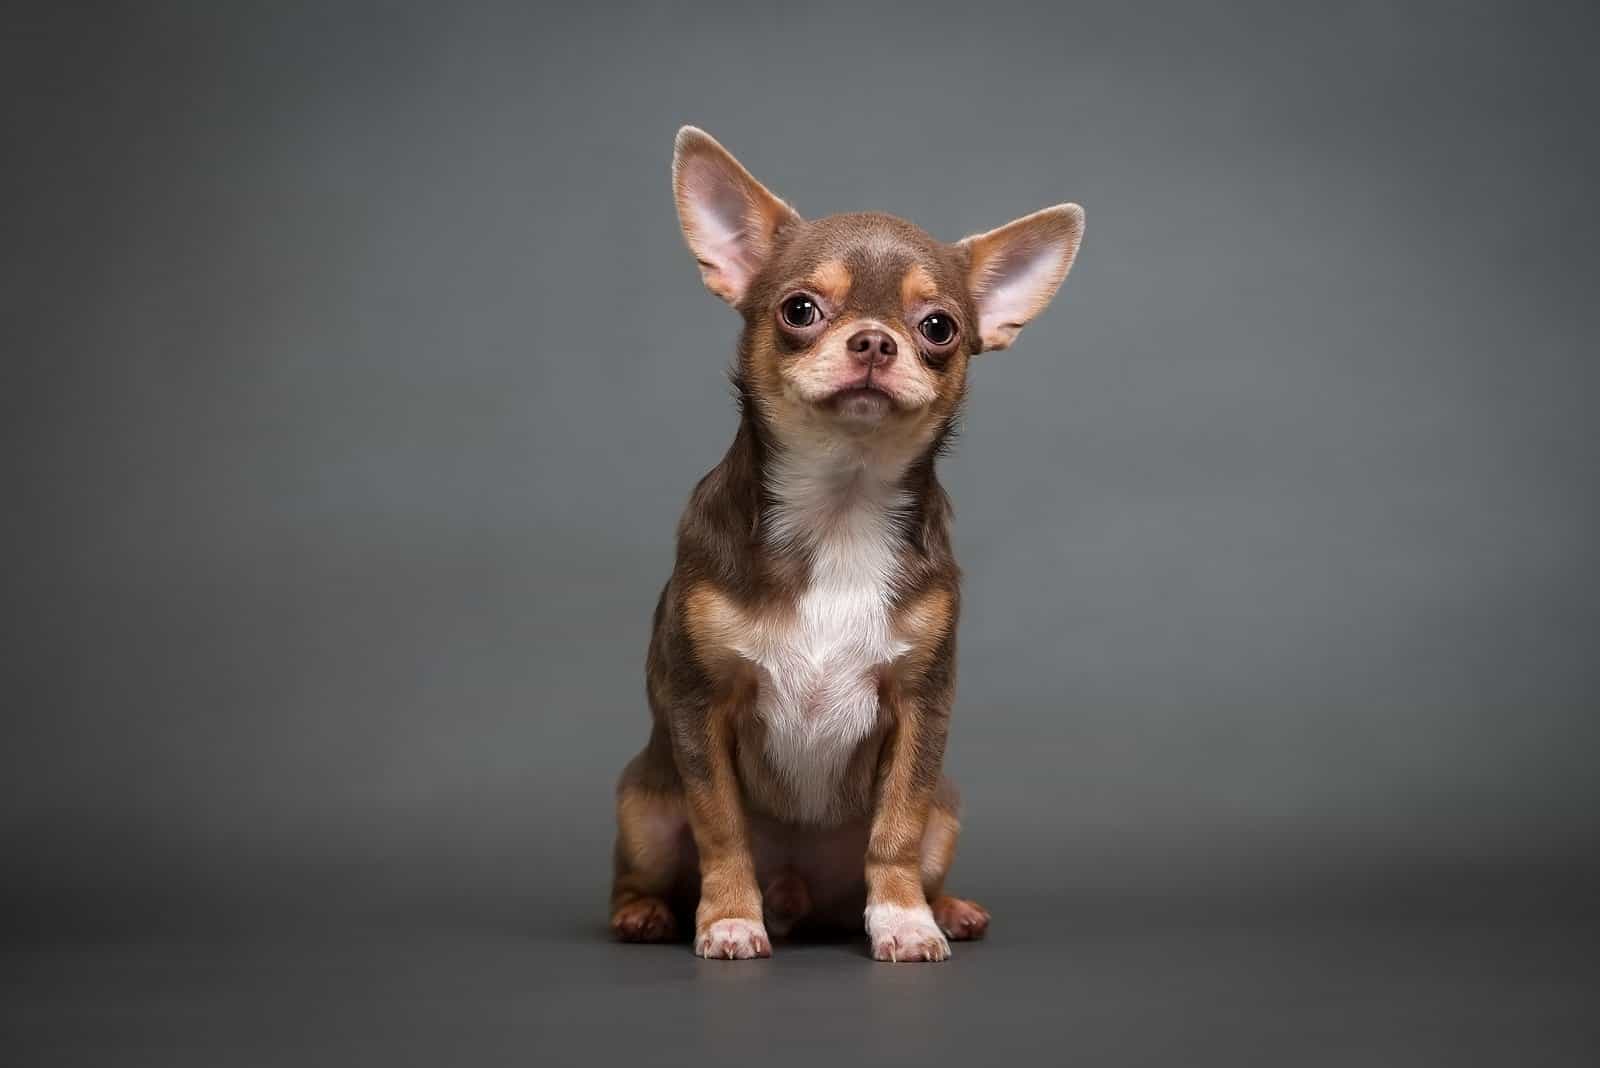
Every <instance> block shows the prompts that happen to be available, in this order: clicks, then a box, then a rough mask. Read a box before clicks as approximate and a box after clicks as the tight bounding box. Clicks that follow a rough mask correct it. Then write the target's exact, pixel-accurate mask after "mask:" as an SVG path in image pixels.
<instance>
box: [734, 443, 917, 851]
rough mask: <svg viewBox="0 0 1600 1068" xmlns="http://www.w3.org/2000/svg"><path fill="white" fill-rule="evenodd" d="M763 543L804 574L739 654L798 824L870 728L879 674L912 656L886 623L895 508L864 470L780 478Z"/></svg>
mask: <svg viewBox="0 0 1600 1068" xmlns="http://www.w3.org/2000/svg"><path fill="white" fill-rule="evenodd" d="M774 487H775V489H776V491H777V493H776V495H777V497H778V500H779V504H778V505H777V506H776V507H775V508H774V510H773V512H772V514H771V515H770V516H769V517H768V519H769V522H768V524H767V527H766V531H767V536H768V537H769V538H771V539H773V540H774V541H775V542H778V543H786V544H788V545H790V546H791V547H793V548H797V549H802V550H803V551H805V552H806V553H807V555H808V557H809V561H810V574H809V581H808V583H807V585H806V588H805V591H804V592H803V593H802V594H801V596H800V598H799V600H798V602H797V604H796V606H795V610H794V613H793V614H792V616H791V617H789V618H788V619H787V620H786V621H785V622H783V623H781V624H776V625H771V626H767V627H763V628H761V630H760V631H759V632H757V633H753V634H751V635H750V639H749V641H748V643H747V644H746V645H745V646H744V647H743V648H741V649H740V650H739V651H740V653H741V654H742V655H744V656H745V657H746V658H748V659H749V660H751V661H752V662H753V663H754V664H756V666H757V667H758V668H760V691H759V695H758V697H757V705H756V711H757V714H758V715H759V716H760V717H761V719H762V720H763V722H764V723H765V725H766V729H767V742H766V755H767V760H768V762H769V763H770V764H771V766H772V768H773V770H774V771H776V772H777V773H778V774H779V775H780V776H781V777H782V778H783V779H784V782H785V785H786V786H787V787H788V789H789V791H790V794H791V796H792V797H793V799H794V801H795V804H796V805H797V807H798V809H799V813H798V814H799V815H800V816H801V817H802V818H805V819H810V820H821V819H822V818H823V817H824V816H825V815H826V813H827V811H828V809H829V807H830V805H831V804H832V802H833V799H834V797H835V795H836V793H837V789H838V784H839V778H840V776H841V775H842V774H843V772H844V770H845V768H846V766H847V765H848V764H849V762H850V757H851V755H852V754H853V753H854V752H855V749H856V747H857V746H858V745H859V744H860V743H861V741H862V740H863V739H864V738H865V737H866V736H867V735H868V734H870V733H871V731H872V729H873V727H874V725H875V724H876V723H877V717H878V674H879V671H880V669H882V668H883V667H884V666H886V665H888V664H889V663H891V662H892V661H893V660H895V658H897V657H899V656H900V655H902V654H903V653H904V652H905V651H906V650H907V648H908V645H907V644H906V643H905V642H903V641H901V640H900V639H898V638H897V637H896V636H895V634H894V631H893V624H892V620H891V618H890V612H889V607H890V601H891V598H892V595H893V582H894V579H895V575H896V569H897V560H898V555H897V543H898V540H899V526H898V524H899V522H900V520H899V516H898V512H899V510H900V509H901V508H902V507H903V505H904V502H903V500H902V498H901V497H900V496H899V495H898V494H897V493H896V492H895V491H893V490H892V489H891V488H890V486H889V484H887V483H884V482H880V481H879V480H877V479H874V478H872V477H871V475H870V473H869V472H865V471H863V470H861V469H860V468H856V469H854V471H852V470H849V469H836V468H831V467H810V466H808V467H807V468H806V469H804V470H796V469H793V468H791V469H788V470H787V471H784V472H782V473H781V475H780V478H778V479H777V480H775V481H774Z"/></svg>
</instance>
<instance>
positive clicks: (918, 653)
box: [896, 587, 955, 677]
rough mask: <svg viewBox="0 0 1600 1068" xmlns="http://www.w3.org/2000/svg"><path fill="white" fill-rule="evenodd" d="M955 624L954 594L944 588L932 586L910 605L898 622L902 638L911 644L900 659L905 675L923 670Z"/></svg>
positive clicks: (901, 671)
mask: <svg viewBox="0 0 1600 1068" xmlns="http://www.w3.org/2000/svg"><path fill="white" fill-rule="evenodd" d="M954 625H955V597H954V596H953V595H952V594H951V593H950V591H949V590H947V589H945V588H943V587H935V588H933V589H930V590H928V591H927V592H925V593H923V594H922V595H920V596H919V597H917V598H916V599H915V600H913V601H911V602H910V603H909V604H907V605H906V606H905V607H904V608H903V609H902V610H901V611H900V616H899V619H898V620H897V621H896V629H897V631H898V632H899V634H900V637H901V638H902V639H903V640H904V641H907V642H909V643H910V644H911V648H910V649H909V650H907V652H906V653H905V655H904V656H902V657H901V658H900V665H899V671H900V673H901V674H902V676H906V677H909V676H912V675H914V674H916V673H918V672H921V671H922V670H924V669H925V668H926V667H927V666H928V664H929V663H930V662H931V661H932V659H933V655H934V653H935V652H937V651H938V648H939V644H940V642H942V641H943V640H944V638H945V635H947V634H949V633H950V629H951V627H953V626H954Z"/></svg>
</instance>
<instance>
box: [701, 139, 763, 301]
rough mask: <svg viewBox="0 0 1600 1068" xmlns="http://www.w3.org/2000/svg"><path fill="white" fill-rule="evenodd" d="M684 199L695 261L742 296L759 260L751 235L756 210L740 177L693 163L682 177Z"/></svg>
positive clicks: (705, 164) (702, 163)
mask: <svg viewBox="0 0 1600 1068" xmlns="http://www.w3.org/2000/svg"><path fill="white" fill-rule="evenodd" d="M683 197H684V208H685V210H686V218H685V219H684V224H685V228H686V229H687V230H688V232H689V244H690V245H691V246H692V247H693V249H694V254H695V258H696V259H698V260H699V261H700V262H701V263H703V264H706V265H707V266H708V267H710V268H711V269H712V270H715V271H716V272H717V273H718V274H719V275H720V276H721V277H720V281H721V282H722V283H723V284H724V285H726V286H727V287H728V288H729V289H731V290H734V291H736V292H737V293H743V291H744V288H745V287H746V286H747V285H749V284H750V279H751V278H753V277H754V276H755V271H756V266H757V264H758V262H759V258H758V256H757V255H756V251H755V249H754V248H753V247H752V241H751V232H750V231H751V227H750V217H751V215H752V214H754V208H753V206H752V205H751V203H750V201H749V199H748V198H747V197H746V196H745V193H744V190H743V189H742V188H741V187H740V183H739V180H738V178H737V177H735V176H733V175H730V174H728V173H727V171H725V170H724V169H723V168H721V167H718V166H716V165H715V164H710V163H705V162H695V163H691V164H689V165H688V172H687V173H686V174H685V175H684V176H683ZM707 281H708V282H710V281H711V279H710V278H708V279H707Z"/></svg>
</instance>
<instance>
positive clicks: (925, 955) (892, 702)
mask: <svg viewBox="0 0 1600 1068" xmlns="http://www.w3.org/2000/svg"><path fill="white" fill-rule="evenodd" d="M883 700H885V701H886V702H887V703H888V710H889V713H890V716H891V717H892V722H893V727H892V732H891V734H890V735H889V737H888V738H887V739H885V741H884V747H883V752H882V754H881V755H880V756H879V759H878V779H877V793H876V799H875V807H874V810H873V814H872V829H871V832H870V834H869V837H868V839H867V868H866V876H867V911H866V925H867V937H868V938H869V939H870V940H871V942H872V955H873V957H874V958H875V959H877V960H883V961H895V962H901V961H939V960H944V959H945V958H946V957H948V956H950V943H949V942H948V941H947V940H946V938H945V935H944V932H942V931H941V930H939V925H938V924H937V923H935V922H934V918H933V912H932V911H931V910H930V909H929V907H928V899H927V897H926V895H925V893H924V891H923V885H922V882H923V880H922V842H923V835H924V833H925V832H926V830H927V826H928V813H929V810H930V808H931V807H932V803H933V794H934V789H935V787H936V786H937V785H938V782H939V774H940V767H941V765H942V764H943V762H944V743H945V736H946V734H947V733H948V729H949V706H948V700H947V698H945V697H943V696H942V695H940V694H938V693H937V692H933V693H930V692H929V691H928V689H927V688H914V689H911V690H904V689H901V687H900V686H898V685H888V686H885V688H884V694H883Z"/></svg>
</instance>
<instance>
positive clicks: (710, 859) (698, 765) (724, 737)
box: [673, 687, 772, 960]
mask: <svg viewBox="0 0 1600 1068" xmlns="http://www.w3.org/2000/svg"><path fill="white" fill-rule="evenodd" d="M743 691H744V688H743V687H741V688H739V689H738V690H736V691H735V692H733V693H730V694H727V695H722V696H719V697H718V698H717V699H714V700H711V701H709V702H707V703H706V704H705V705H704V706H702V707H699V708H696V709H694V710H692V711H687V712H686V713H685V714H683V715H681V716H679V717H676V719H677V722H676V723H675V724H674V731H673V736H674V737H673V743H674V744H673V749H674V753H675V755H676V757H677V762H678V769H679V773H680V774H681V775H682V777H683V785H684V796H685V799H686V800H687V802H688V816H689V827H690V830H691V831H692V832H693V834H694V843H695V848H696V849H697V851H698V852H699V854H700V904H699V906H698V907H697V908H696V910H695V933H694V951H695V952H696V953H697V954H699V955H700V956H702V957H711V958H720V959H723V960H747V959H749V958H751V957H770V956H771V955H772V942H771V940H770V939H769V938H768V937H767V929H766V927H765V926H764V925H763V924H762V922H761V890H760V888H759V887H757V885H756V871H755V860H754V858H753V857H752V855H751V852H750V835H749V830H748V828H747V826H746V822H745V814H744V803H743V799H742V797H741V795H740V790H739V780H738V773H737V772H736V771H735V768H734V748H733V747H734V730H733V728H734V721H735V716H736V715H737V714H738V712H739V710H740V708H742V707H743V705H744V704H745V703H746V702H747V701H748V700H749V698H750V694H748V693H745V692H743Z"/></svg>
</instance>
